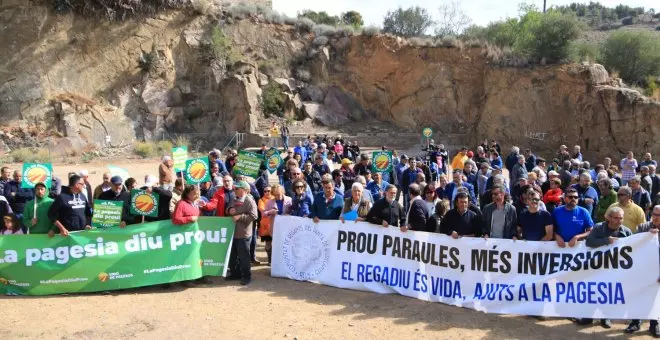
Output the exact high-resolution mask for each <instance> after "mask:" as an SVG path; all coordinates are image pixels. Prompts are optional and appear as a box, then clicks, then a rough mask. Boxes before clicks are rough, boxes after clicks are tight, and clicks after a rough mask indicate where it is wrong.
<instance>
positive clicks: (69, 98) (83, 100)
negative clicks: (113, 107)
mask: <svg viewBox="0 0 660 340" xmlns="http://www.w3.org/2000/svg"><path fill="white" fill-rule="evenodd" d="M51 101H54V102H59V103H61V102H64V103H67V104H69V105H74V106H82V105H89V106H93V105H96V104H97V102H96V101H94V100H92V99H89V98H88V97H86V96H83V95H81V94H78V93H73V92H64V93H60V94H58V95H56V96H55V97H53V98H52V99H51Z"/></svg>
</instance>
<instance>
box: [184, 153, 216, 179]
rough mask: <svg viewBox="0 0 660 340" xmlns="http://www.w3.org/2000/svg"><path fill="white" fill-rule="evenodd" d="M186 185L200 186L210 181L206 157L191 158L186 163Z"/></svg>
mask: <svg viewBox="0 0 660 340" xmlns="http://www.w3.org/2000/svg"><path fill="white" fill-rule="evenodd" d="M185 177H186V183H187V184H200V183H204V182H208V181H210V180H211V169H209V160H208V158H206V157H200V158H193V159H189V160H187V161H186V171H185Z"/></svg>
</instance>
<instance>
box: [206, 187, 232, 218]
mask: <svg viewBox="0 0 660 340" xmlns="http://www.w3.org/2000/svg"><path fill="white" fill-rule="evenodd" d="M225 190H226V189H225V188H224V187H222V188H221V189H220V190H217V191H216V192H215V194H213V198H211V200H210V201H209V202H208V203H206V205H205V206H204V207H203V208H202V209H204V211H213V210H215V216H227V214H225V209H226V208H227V202H225ZM229 195H232V196H233V195H234V192H233V191H232V192H230V193H229Z"/></svg>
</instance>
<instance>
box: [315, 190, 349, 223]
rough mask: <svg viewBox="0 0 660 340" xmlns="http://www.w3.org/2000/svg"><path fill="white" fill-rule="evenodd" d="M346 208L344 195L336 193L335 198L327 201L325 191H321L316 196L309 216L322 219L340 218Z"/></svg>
mask: <svg viewBox="0 0 660 340" xmlns="http://www.w3.org/2000/svg"><path fill="white" fill-rule="evenodd" d="M342 209H344V196H342V195H339V194H335V198H334V199H333V200H332V201H331V202H328V203H326V200H325V193H323V192H321V193H319V194H318V195H316V197H314V203H312V209H311V211H310V214H309V217H310V218H314V217H318V218H319V219H321V220H338V219H339V216H340V215H341V211H342Z"/></svg>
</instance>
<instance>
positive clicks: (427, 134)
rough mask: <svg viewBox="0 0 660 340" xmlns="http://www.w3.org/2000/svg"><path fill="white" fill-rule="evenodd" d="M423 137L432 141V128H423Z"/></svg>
mask: <svg viewBox="0 0 660 340" xmlns="http://www.w3.org/2000/svg"><path fill="white" fill-rule="evenodd" d="M422 137H424V138H426V139H430V138H431V137H433V129H431V128H430V127H426V128H423V129H422Z"/></svg>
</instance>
